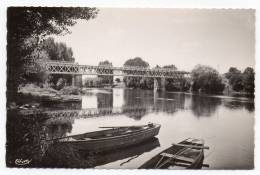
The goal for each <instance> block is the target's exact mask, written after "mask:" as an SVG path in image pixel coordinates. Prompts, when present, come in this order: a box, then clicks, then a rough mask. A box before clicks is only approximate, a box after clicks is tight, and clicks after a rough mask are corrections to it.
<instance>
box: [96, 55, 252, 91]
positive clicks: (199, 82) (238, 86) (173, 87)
mask: <svg viewBox="0 0 260 175" xmlns="http://www.w3.org/2000/svg"><path fill="white" fill-rule="evenodd" d="M99 65H103V66H113V65H112V63H111V62H109V61H108V60H106V61H103V62H100V63H99ZM123 66H126V67H127V66H133V67H144V68H149V67H150V66H149V63H148V62H146V61H144V60H143V59H142V58H141V57H135V58H131V59H128V60H127V61H126V62H125V63H124V65H123ZM156 68H168V69H172V70H178V69H177V67H176V66H175V65H173V64H172V65H165V66H162V67H161V66H159V65H156V66H155V69H156ZM126 73H131V72H129V71H128V72H126ZM99 77H101V78H103V82H106V83H111V82H112V80H113V77H112V76H99ZM157 80H158V82H159V86H161V81H160V80H161V79H160V78H157ZM254 80H255V72H254V69H253V68H251V67H247V68H246V69H245V70H244V71H243V72H242V71H240V70H238V69H237V68H235V67H230V68H229V70H228V72H226V73H224V74H220V73H219V72H218V71H217V70H216V69H214V68H212V67H210V66H205V65H196V66H195V67H194V69H193V70H192V71H191V75H190V78H183V79H180V80H177V81H176V80H174V79H172V78H166V79H165V89H166V90H167V91H192V92H204V93H223V91H224V90H225V89H228V91H230V92H239V93H246V94H254V88H255V85H254ZM123 81H124V83H125V85H126V87H130V88H141V89H153V86H154V82H153V78H149V77H124V79H123Z"/></svg>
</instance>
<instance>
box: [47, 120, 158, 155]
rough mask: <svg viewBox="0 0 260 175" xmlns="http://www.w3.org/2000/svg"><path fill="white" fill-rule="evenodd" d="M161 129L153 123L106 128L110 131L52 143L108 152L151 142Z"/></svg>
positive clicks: (70, 137)
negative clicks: (147, 141)
mask: <svg viewBox="0 0 260 175" xmlns="http://www.w3.org/2000/svg"><path fill="white" fill-rule="evenodd" d="M160 127H161V125H159V124H153V123H149V124H148V125H140V126H122V127H105V128H110V129H106V130H101V131H95V132H89V133H84V134H78V135H72V136H67V137H62V138H58V139H52V140H51V141H53V142H54V144H69V145H71V146H74V147H76V148H77V149H79V150H84V151H89V152H106V151H110V150H114V149H117V148H123V147H127V146H131V145H135V144H138V143H141V142H144V141H146V140H149V139H151V138H153V137H154V136H156V135H157V134H158V133H159V130H160ZM103 128H104V127H103Z"/></svg>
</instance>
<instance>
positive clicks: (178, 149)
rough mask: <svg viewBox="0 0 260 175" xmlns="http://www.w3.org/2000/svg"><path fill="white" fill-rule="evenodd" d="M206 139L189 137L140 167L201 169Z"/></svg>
mask: <svg viewBox="0 0 260 175" xmlns="http://www.w3.org/2000/svg"><path fill="white" fill-rule="evenodd" d="M204 149H209V147H205V146H204V141H203V140H201V139H194V138H188V139H186V140H184V141H182V142H180V143H178V144H172V146H171V147H169V148H167V149H165V150H163V151H162V152H160V153H159V154H157V155H156V156H154V157H153V158H152V159H150V160H148V161H147V162H145V163H144V164H143V165H142V166H141V167H139V169H167V168H168V169H199V168H201V167H202V165H203V160H204Z"/></svg>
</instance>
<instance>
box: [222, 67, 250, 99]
mask: <svg viewBox="0 0 260 175" xmlns="http://www.w3.org/2000/svg"><path fill="white" fill-rule="evenodd" d="M225 77H226V78H227V79H228V82H229V85H230V86H231V87H232V90H234V91H237V92H246V93H249V94H253V93H254V90H255V83H254V81H255V72H254V69H253V68H251V67H247V68H246V69H245V70H244V72H243V73H242V72H241V71H240V70H238V69H237V68H235V67H230V68H229V71H228V72H227V73H225Z"/></svg>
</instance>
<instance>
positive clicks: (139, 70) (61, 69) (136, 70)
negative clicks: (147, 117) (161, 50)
mask: <svg viewBox="0 0 260 175" xmlns="http://www.w3.org/2000/svg"><path fill="white" fill-rule="evenodd" d="M38 64H40V66H41V68H42V69H44V70H46V72H48V73H50V74H69V75H73V78H72V84H73V85H74V82H75V80H74V79H75V75H105V76H124V77H150V78H154V87H155V90H157V88H158V82H157V80H156V79H155V78H162V80H163V79H165V78H172V79H176V80H181V79H183V78H184V77H185V76H186V75H188V74H189V72H185V71H177V70H175V69H170V68H153V69H151V68H144V67H132V66H129V67H109V66H89V65H79V64H75V63H71V62H38ZM163 82H164V80H163ZM163 86H164V84H163Z"/></svg>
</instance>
